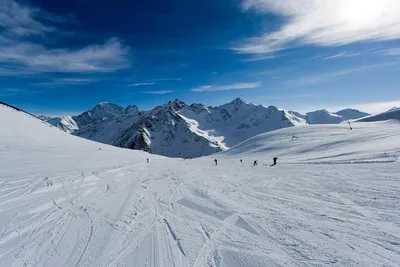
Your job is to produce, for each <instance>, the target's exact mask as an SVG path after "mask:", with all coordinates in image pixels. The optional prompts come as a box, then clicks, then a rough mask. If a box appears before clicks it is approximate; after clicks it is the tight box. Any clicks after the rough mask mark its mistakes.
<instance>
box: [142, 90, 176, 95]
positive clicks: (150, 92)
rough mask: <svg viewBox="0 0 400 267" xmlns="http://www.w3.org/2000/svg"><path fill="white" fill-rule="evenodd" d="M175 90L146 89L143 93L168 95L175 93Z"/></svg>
mask: <svg viewBox="0 0 400 267" xmlns="http://www.w3.org/2000/svg"><path fill="white" fill-rule="evenodd" d="M173 92H174V91H173V90H159V91H146V92H142V94H152V95H166V94H170V93H173Z"/></svg>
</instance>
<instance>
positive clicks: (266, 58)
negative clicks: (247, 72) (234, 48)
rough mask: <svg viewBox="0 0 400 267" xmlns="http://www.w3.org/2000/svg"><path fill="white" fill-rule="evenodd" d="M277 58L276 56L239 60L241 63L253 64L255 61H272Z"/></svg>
mask: <svg viewBox="0 0 400 267" xmlns="http://www.w3.org/2000/svg"><path fill="white" fill-rule="evenodd" d="M274 58H277V56H276V55H268V56H261V57H260V56H255V57H250V58H246V59H242V60H240V61H241V62H255V61H262V60H269V59H274Z"/></svg>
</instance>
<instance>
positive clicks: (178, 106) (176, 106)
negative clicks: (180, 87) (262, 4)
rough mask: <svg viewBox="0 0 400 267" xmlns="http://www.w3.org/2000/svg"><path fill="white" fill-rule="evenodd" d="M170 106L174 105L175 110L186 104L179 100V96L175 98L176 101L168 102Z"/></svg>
mask: <svg viewBox="0 0 400 267" xmlns="http://www.w3.org/2000/svg"><path fill="white" fill-rule="evenodd" d="M167 106H168V107H172V108H174V109H175V110H180V109H182V108H184V107H185V106H186V104H185V102H183V101H181V100H179V99H178V98H175V100H174V101H169V102H168V104H167Z"/></svg>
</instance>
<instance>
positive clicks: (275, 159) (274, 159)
mask: <svg viewBox="0 0 400 267" xmlns="http://www.w3.org/2000/svg"><path fill="white" fill-rule="evenodd" d="M272 160H273V161H274V163H273V164H272V165H270V166H275V165H276V161H277V160H278V158H277V157H275V158H273V159H272Z"/></svg>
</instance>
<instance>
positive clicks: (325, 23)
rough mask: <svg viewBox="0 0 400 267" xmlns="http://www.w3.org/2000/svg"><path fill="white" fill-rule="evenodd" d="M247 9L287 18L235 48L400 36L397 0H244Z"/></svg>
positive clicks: (263, 50) (277, 47)
mask: <svg viewBox="0 0 400 267" xmlns="http://www.w3.org/2000/svg"><path fill="white" fill-rule="evenodd" d="M242 8H243V10H244V11H247V10H249V9H254V10H256V11H257V12H259V13H266V14H268V13H275V14H277V15H280V16H282V17H285V18H286V20H285V22H284V24H283V25H282V26H281V27H280V29H278V30H277V31H274V32H264V33H261V34H260V36H259V37H256V38H252V39H249V40H247V41H246V42H245V44H243V45H241V46H239V47H236V48H234V50H235V51H237V52H239V53H249V54H254V53H255V54H257V53H267V52H273V51H277V50H280V49H285V48H287V47H291V46H296V45H299V44H313V45H320V46H337V45H345V44H350V43H354V42H359V41H382V40H384V41H385V40H394V39H399V38H400V16H399V15H398V10H400V1H398V0H368V1H363V0H285V1H276V0H243V1H242Z"/></svg>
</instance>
